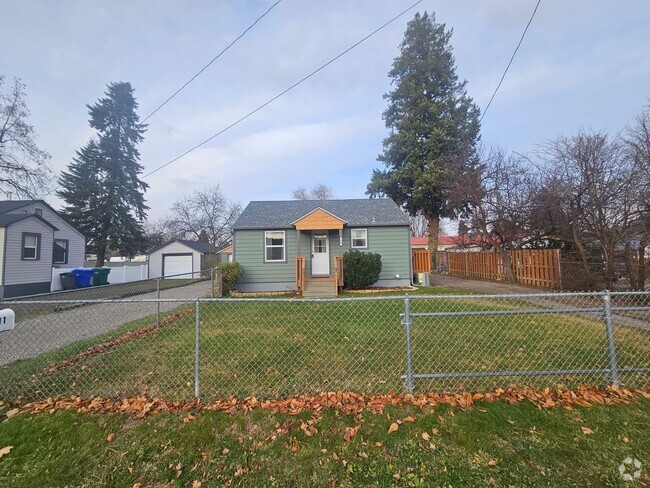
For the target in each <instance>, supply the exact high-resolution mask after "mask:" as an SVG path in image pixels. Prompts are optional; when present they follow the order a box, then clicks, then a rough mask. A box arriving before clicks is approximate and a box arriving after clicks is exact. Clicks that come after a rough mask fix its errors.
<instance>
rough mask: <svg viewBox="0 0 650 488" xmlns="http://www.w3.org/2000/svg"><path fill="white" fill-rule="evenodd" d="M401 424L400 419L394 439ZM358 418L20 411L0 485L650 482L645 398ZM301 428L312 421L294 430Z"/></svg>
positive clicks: (9, 430)
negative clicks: (626, 476)
mask: <svg viewBox="0 0 650 488" xmlns="http://www.w3.org/2000/svg"><path fill="white" fill-rule="evenodd" d="M1 409H2V408H1V407H0V410H1ZM409 417H412V419H410V418H409ZM0 418H1V414H0ZM400 419H404V422H403V423H402V424H401V425H399V428H398V429H397V430H396V431H394V432H392V433H390V434H389V433H388V431H389V427H390V425H391V424H392V423H393V422H395V421H396V420H400ZM356 420H359V421H360V422H361V427H360V429H359V431H358V432H357V433H356V435H353V436H352V437H351V438H350V440H349V442H346V441H345V440H344V433H345V432H346V428H348V427H353V426H355V418H353V417H352V416H350V415H344V414H342V413H340V412H338V411H335V410H332V409H328V410H325V411H324V412H323V415H322V417H319V418H315V417H312V413H311V412H309V411H304V412H303V413H301V414H300V415H293V416H292V415H288V414H281V413H271V412H269V411H266V410H261V409H254V410H253V411H251V412H248V413H236V414H226V413H222V412H214V411H212V412H199V413H197V414H196V415H188V414H187V413H185V412H184V413H180V414H168V413H164V414H158V415H155V416H151V417H146V418H145V419H142V420H139V419H137V418H135V417H134V416H132V415H127V414H112V415H102V414H79V413H73V412H72V411H59V412H56V413H53V414H49V413H42V414H37V415H19V416H17V417H14V418H11V419H9V420H6V421H4V422H2V423H0V452H1V451H2V449H3V448H8V447H10V446H11V449H10V450H9V452H8V454H5V455H3V456H2V457H0V486H3V487H7V488H11V487H21V488H22V487H26V486H39V487H59V486H128V487H131V486H142V487H145V486H194V487H198V486H201V487H206V486H323V487H348V486H349V487H352V486H455V487H456V486H459V487H460V486H468V487H474V486H504V487H505V486H540V487H542V486H544V487H556V486H621V487H623V486H628V487H631V486H644V485H647V484H648V483H650V477H648V474H647V473H648V469H649V467H650V436H648V434H647V428H648V424H649V423H650V400H648V399H639V400H637V401H634V402H632V403H630V404H627V405H623V404H618V405H598V406H593V407H591V408H582V407H575V408H574V409H572V410H565V409H563V408H559V407H556V408H552V409H548V410H540V409H538V408H537V407H536V406H534V405H533V404H531V403H528V402H523V403H520V404H518V405H516V406H513V405H509V404H507V403H505V402H503V401H498V402H494V403H482V402H478V403H475V404H474V405H473V408H472V409H471V410H469V411H462V410H460V409H451V408H450V407H449V406H447V405H438V406H436V407H433V408H431V407H429V408H427V409H424V410H421V409H419V408H414V407H387V408H386V410H385V411H384V412H383V413H381V414H370V413H364V414H363V417H362V418H359V417H357V419H356ZM410 420H413V421H410ZM310 421H312V423H311V424H310ZM303 423H304V424H306V425H307V426H308V427H307V428H304V427H303V428H301V426H302V425H303ZM314 430H315V431H314ZM109 439H110V440H109ZM5 451H6V449H5ZM628 457H629V458H632V459H638V460H639V461H641V463H642V466H643V468H642V474H641V478H640V479H638V480H636V482H631V483H626V482H625V481H623V479H622V478H621V477H620V474H619V466H620V465H621V463H622V461H623V460H624V459H626V458H628ZM634 470H635V468H633V467H631V469H629V472H630V473H633V472H634Z"/></svg>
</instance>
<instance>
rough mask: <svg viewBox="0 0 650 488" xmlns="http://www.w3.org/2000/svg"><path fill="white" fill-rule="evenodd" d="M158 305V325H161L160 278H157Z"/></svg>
mask: <svg viewBox="0 0 650 488" xmlns="http://www.w3.org/2000/svg"><path fill="white" fill-rule="evenodd" d="M156 298H157V300H158V301H157V302H156V306H157V308H158V310H157V312H156V327H160V278H156Z"/></svg>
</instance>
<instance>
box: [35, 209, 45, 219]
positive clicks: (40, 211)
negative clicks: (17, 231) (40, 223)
mask: <svg viewBox="0 0 650 488" xmlns="http://www.w3.org/2000/svg"><path fill="white" fill-rule="evenodd" d="M34 213H35V214H36V215H38V216H39V217H42V216H43V209H42V208H36V209H34Z"/></svg>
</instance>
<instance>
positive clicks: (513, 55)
mask: <svg viewBox="0 0 650 488" xmlns="http://www.w3.org/2000/svg"><path fill="white" fill-rule="evenodd" d="M541 1H542V0H537V5H535V10H533V14H532V15H531V16H530V20H528V24H526V28H525V29H524V33H523V34H522V35H521V39H519V43H518V44H517V47H516V48H515V52H513V53H512V57H511V58H510V61H509V62H508V66H506V69H505V71H504V72H503V75H502V76H501V79H500V80H499V84H498V85H497V87H496V88H495V89H494V93H493V94H492V97H491V98H490V101H489V102H488V104H487V106H486V107H485V110H484V111H483V113H482V114H481V118H480V119H479V120H478V121H479V123H481V121H482V120H483V117H485V114H486V113H487V111H488V109H489V108H490V105H492V100H494V97H495V95H496V94H497V92H498V91H499V88H500V87H501V83H503V79H504V78H505V77H506V74H507V73H508V70H509V69H510V65H511V64H512V61H513V60H514V59H515V56H516V55H517V51H519V46H521V43H522V42H523V40H524V37H526V32H528V28H529V27H530V24H531V23H532V22H533V19H534V18H535V14H536V13H537V9H538V8H539V4H540V3H541Z"/></svg>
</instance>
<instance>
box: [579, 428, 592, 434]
mask: <svg viewBox="0 0 650 488" xmlns="http://www.w3.org/2000/svg"><path fill="white" fill-rule="evenodd" d="M580 428H581V429H582V432H583V434H585V435H591V434H593V433H594V431H593V430H591V429H590V428H589V427H584V426H583V427H580Z"/></svg>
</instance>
